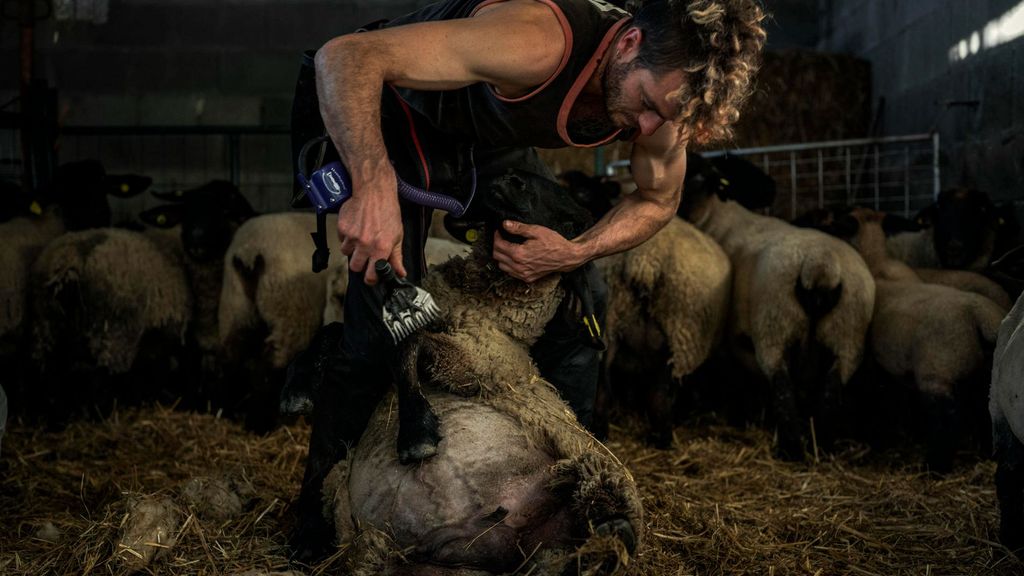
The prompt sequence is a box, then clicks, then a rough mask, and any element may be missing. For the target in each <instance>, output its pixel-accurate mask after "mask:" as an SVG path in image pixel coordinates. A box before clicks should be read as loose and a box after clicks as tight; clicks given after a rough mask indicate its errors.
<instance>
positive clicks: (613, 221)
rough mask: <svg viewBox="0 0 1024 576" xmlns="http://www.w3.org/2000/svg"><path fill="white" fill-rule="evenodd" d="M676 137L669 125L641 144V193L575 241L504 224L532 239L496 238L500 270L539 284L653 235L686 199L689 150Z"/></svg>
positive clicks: (635, 157) (635, 165)
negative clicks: (684, 179)
mask: <svg viewBox="0 0 1024 576" xmlns="http://www.w3.org/2000/svg"><path fill="white" fill-rule="evenodd" d="M676 132H677V127H676V126H675V125H674V124H672V123H670V122H667V123H665V124H664V125H662V126H661V128H659V129H658V130H657V131H655V133H654V134H652V135H651V136H649V137H641V138H639V139H637V141H636V143H635V144H634V145H633V152H632V154H631V156H630V164H631V166H632V170H633V179H634V180H635V182H636V185H637V190H636V191H635V192H633V193H632V194H626V195H625V196H624V197H623V200H622V201H621V202H620V203H618V204H617V205H615V206H614V207H613V208H612V209H611V210H610V211H609V212H608V213H607V214H605V215H604V216H603V217H602V218H601V219H600V220H599V221H597V223H595V224H594V226H592V227H591V228H590V229H589V230H587V231H586V232H584V233H583V234H580V235H579V236H578V237H576V238H575V239H574V240H572V241H569V240H566V239H564V238H562V237H561V236H559V235H558V233H556V232H554V231H553V230H550V229H548V228H545V227H543V226H534V225H529V224H523V223H520V222H505V229H506V230H508V231H509V232H512V233H514V234H518V235H521V236H525V237H526V238H527V240H526V241H525V242H523V243H522V244H513V243H511V242H508V241H506V240H504V239H502V238H501V236H500V235H497V234H496V235H495V241H494V257H495V260H497V261H498V265H499V268H501V269H502V270H504V271H505V272H507V273H509V274H511V275H512V276H515V277H516V278H519V279H520V280H524V281H526V282H534V281H536V280H539V279H540V278H543V277H544V276H546V275H547V274H550V273H552V272H568V271H570V270H574V269H576V268H578V267H580V266H582V265H583V264H585V263H587V262H589V261H590V260H594V259H597V258H601V257H602V256H607V255H609V254H615V253H618V252H622V251H624V250H628V249H630V248H632V247H634V246H636V245H638V244H640V243H641V242H643V241H644V240H647V239H648V238H650V237H651V236H653V235H654V234H655V233H656V232H657V231H658V230H660V229H661V228H662V227H663V226H665V224H666V223H668V221H669V220H670V219H671V218H672V217H673V216H674V215H675V212H676V209H677V208H678V206H679V199H680V198H681V193H682V184H683V176H684V175H685V173H686V149H685V147H684V146H683V145H681V144H680V143H679V142H678V139H677V136H676ZM567 201H568V200H567Z"/></svg>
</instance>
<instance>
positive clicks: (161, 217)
mask: <svg viewBox="0 0 1024 576" xmlns="http://www.w3.org/2000/svg"><path fill="white" fill-rule="evenodd" d="M156 223H157V224H159V225H161V226H163V225H164V224H167V216H166V215H164V214H161V215H159V216H157V217H156Z"/></svg>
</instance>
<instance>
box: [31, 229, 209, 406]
mask: <svg viewBox="0 0 1024 576" xmlns="http://www.w3.org/2000/svg"><path fill="white" fill-rule="evenodd" d="M29 300H30V306H31V310H32V318H33V321H32V324H31V334H32V338H31V341H32V357H33V358H34V359H35V360H36V361H37V362H38V363H39V365H40V367H41V369H42V371H43V374H44V376H45V378H44V380H45V382H46V383H47V386H51V385H52V387H54V388H55V389H54V390H50V391H48V392H49V393H51V394H52V395H53V396H54V397H60V396H65V395H71V396H74V395H76V394H78V395H81V399H83V400H85V401H83V402H81V404H82V405H88V400H90V393H94V392H96V391H97V390H85V389H86V388H88V386H83V385H82V384H76V385H74V386H70V385H69V384H68V383H67V382H63V383H62V380H64V379H65V378H64V376H65V375H67V374H68V373H69V371H75V372H82V371H84V372H85V373H91V372H93V371H94V370H96V369H99V370H100V371H101V372H102V373H103V374H104V375H106V376H117V375H124V374H127V373H128V372H129V370H131V369H132V367H133V366H135V365H136V360H137V359H139V358H140V354H147V351H148V354H149V355H152V357H153V358H154V359H155V358H157V357H159V356H161V355H166V356H168V357H169V356H171V355H172V354H171V353H170V351H169V350H167V349H166V347H167V346H168V345H171V346H172V348H171V349H180V348H181V347H182V346H184V344H185V337H186V331H187V329H188V327H189V323H190V319H191V316H192V292H191V289H190V288H189V284H188V278H187V277H186V275H185V270H184V268H183V266H182V263H181V261H180V260H178V259H176V258H174V257H173V256H171V255H169V254H168V253H167V252H166V251H164V250H163V249H161V247H160V246H158V245H157V243H155V242H153V241H152V239H151V238H149V237H148V236H147V235H145V234H143V233H140V232H134V231H130V230H121V229H115V228H98V229H94V230H85V231H82V232H69V233H67V234H64V235H62V236H60V237H59V238H57V239H56V240H54V241H52V242H51V243H50V244H49V245H48V246H47V247H46V249H45V250H43V252H42V254H40V256H39V258H38V260H37V261H36V262H35V265H34V266H33V267H32V272H31V289H30V297H29ZM175 346H176V347H177V348H175ZM161 347H163V348H165V349H163V350H161ZM157 370H159V369H158V368H157ZM56 387H59V388H60V389H61V391H60V392H58V391H57V389H56ZM126 392H132V390H131V389H128V390H126Z"/></svg>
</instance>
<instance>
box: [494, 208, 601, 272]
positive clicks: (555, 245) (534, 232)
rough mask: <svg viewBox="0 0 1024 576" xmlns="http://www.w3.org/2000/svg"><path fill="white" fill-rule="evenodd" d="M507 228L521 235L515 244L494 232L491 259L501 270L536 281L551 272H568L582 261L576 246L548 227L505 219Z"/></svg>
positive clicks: (504, 224) (512, 232)
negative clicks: (518, 242)
mask: <svg viewBox="0 0 1024 576" xmlns="http://www.w3.org/2000/svg"><path fill="white" fill-rule="evenodd" d="M502 226H503V227H504V229H505V231H506V232H509V233H510V234H515V235H517V236H522V237H523V238H525V240H524V241H523V242H522V243H520V244H516V243H514V242H509V241H508V240H505V239H504V238H503V237H502V236H501V232H499V231H495V232H494V260H495V261H497V262H498V268H500V269H501V270H502V271H503V272H505V273H506V274H508V275H509V276H512V277H513V278H518V279H520V280H522V281H523V282H528V283H532V282H536V281H537V280H540V279H541V278H543V277H545V276H547V275H548V274H551V273H552V272H568V271H570V270H575V269H576V268H579V267H580V265H582V264H583V261H582V259H581V257H580V250H579V246H578V245H577V244H576V243H574V242H572V241H571V240H566V239H565V238H564V237H563V236H562V235H561V234H559V233H558V232H555V231H554V230H552V229H550V228H545V227H544V226H538V225H535V224H524V223H522V222H515V221H512V220H506V221H504V222H503V223H502Z"/></svg>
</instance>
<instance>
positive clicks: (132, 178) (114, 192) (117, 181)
mask: <svg viewBox="0 0 1024 576" xmlns="http://www.w3.org/2000/svg"><path fill="white" fill-rule="evenodd" d="M105 184H106V187H107V194H110V195H111V196H113V197H115V198H131V197H133V196H138V195H139V194H141V193H143V192H145V191H146V190H147V189H148V188H149V187H150V185H151V184H153V179H152V178H150V177H149V176H139V175H138V174H108V175H107V178H106V182H105Z"/></svg>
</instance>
